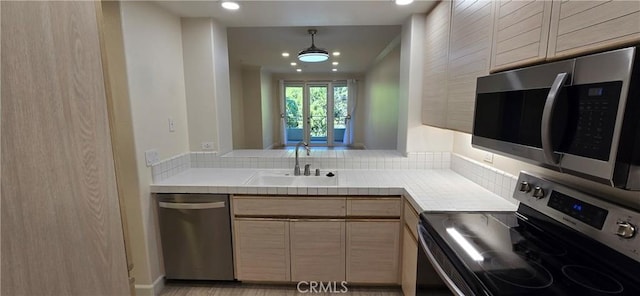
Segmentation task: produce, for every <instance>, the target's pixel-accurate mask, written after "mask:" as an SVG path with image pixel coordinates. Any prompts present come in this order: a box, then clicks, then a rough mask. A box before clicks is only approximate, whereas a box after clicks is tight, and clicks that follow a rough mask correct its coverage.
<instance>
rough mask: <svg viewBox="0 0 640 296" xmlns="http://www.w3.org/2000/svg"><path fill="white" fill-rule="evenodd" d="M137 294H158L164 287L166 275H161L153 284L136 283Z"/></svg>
mask: <svg viewBox="0 0 640 296" xmlns="http://www.w3.org/2000/svg"><path fill="white" fill-rule="evenodd" d="M135 287H136V296H157V295H160V292H161V291H162V289H164V275H161V276H159V277H158V278H157V279H156V280H155V281H153V284H151V285H135Z"/></svg>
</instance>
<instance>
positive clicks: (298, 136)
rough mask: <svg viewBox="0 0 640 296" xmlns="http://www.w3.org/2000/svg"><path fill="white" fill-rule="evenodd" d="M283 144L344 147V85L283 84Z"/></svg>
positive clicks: (346, 102) (345, 114) (318, 83)
mask: <svg viewBox="0 0 640 296" xmlns="http://www.w3.org/2000/svg"><path fill="white" fill-rule="evenodd" d="M284 88H285V89H284V93H285V97H284V103H285V114H286V115H285V116H286V133H287V144H288V145H292V144H296V143H298V142H299V141H304V142H306V143H309V145H312V146H329V147H330V146H341V145H344V132H345V119H346V117H347V112H348V111H347V110H348V99H347V98H348V89H347V84H346V82H343V83H341V82H308V83H285V85H284Z"/></svg>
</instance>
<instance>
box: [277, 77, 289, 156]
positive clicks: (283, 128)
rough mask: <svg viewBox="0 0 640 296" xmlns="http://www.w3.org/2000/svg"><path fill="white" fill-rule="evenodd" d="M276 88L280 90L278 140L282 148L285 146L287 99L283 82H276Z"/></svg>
mask: <svg viewBox="0 0 640 296" xmlns="http://www.w3.org/2000/svg"><path fill="white" fill-rule="evenodd" d="M278 88H279V89H280V139H282V143H281V144H282V146H286V145H287V105H286V101H287V98H286V97H285V96H286V94H285V93H284V80H278Z"/></svg>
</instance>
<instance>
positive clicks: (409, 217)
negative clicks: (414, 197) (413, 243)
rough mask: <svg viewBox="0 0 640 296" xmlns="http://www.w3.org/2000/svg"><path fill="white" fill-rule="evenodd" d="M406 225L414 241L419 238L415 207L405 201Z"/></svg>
mask: <svg viewBox="0 0 640 296" xmlns="http://www.w3.org/2000/svg"><path fill="white" fill-rule="evenodd" d="M404 223H405V224H407V227H409V229H410V230H411V234H412V235H413V238H414V239H417V238H418V214H417V213H416V211H415V210H414V209H413V206H412V205H411V204H410V203H409V202H408V201H406V200H405V201H404Z"/></svg>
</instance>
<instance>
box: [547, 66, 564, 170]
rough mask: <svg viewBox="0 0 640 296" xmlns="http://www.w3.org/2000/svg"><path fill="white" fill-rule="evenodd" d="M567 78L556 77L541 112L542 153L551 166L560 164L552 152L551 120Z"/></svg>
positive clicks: (558, 158) (562, 75)
mask: <svg viewBox="0 0 640 296" xmlns="http://www.w3.org/2000/svg"><path fill="white" fill-rule="evenodd" d="M567 78H569V74H567V73H559V74H558V75H557V76H556V79H555V80H554V81H553V84H552V85H551V89H550V90H549V94H548V95H547V100H546V101H545V103H544V109H543V111H542V129H541V131H540V132H541V134H540V135H541V139H542V152H543V153H544V159H545V161H546V162H547V164H551V165H558V164H559V163H560V157H559V156H557V155H555V154H554V152H553V139H552V136H551V119H552V117H553V112H554V110H555V108H556V101H557V98H558V95H559V94H560V90H561V89H562V87H563V86H564V83H565V82H566V81H567Z"/></svg>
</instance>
